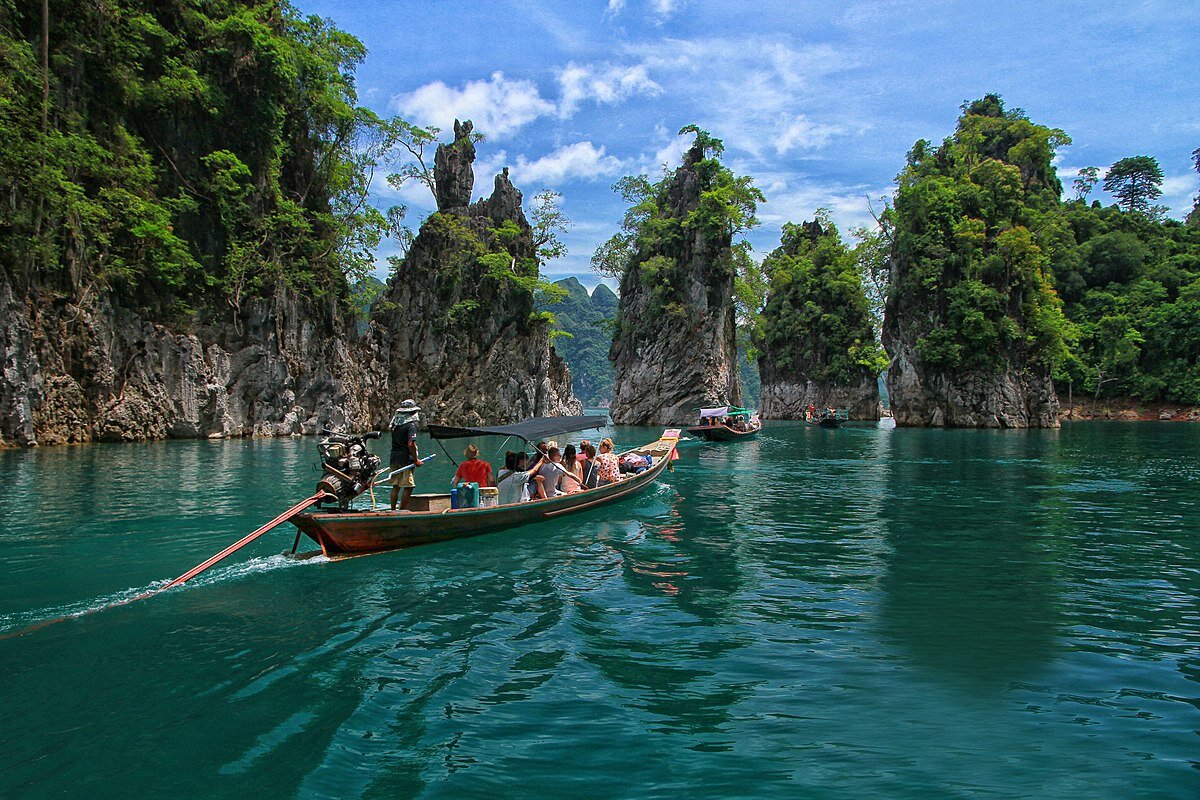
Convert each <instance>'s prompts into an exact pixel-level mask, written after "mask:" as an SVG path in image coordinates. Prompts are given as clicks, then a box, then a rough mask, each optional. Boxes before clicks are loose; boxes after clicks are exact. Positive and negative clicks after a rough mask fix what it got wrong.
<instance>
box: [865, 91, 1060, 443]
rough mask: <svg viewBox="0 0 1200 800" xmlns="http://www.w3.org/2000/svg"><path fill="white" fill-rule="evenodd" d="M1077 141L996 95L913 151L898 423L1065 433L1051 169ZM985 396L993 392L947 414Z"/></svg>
mask: <svg viewBox="0 0 1200 800" xmlns="http://www.w3.org/2000/svg"><path fill="white" fill-rule="evenodd" d="M1069 142H1070V140H1069V139H1068V137H1067V136H1066V134H1064V133H1063V132H1062V131H1061V130H1057V129H1052V128H1047V127H1044V126H1041V125H1037V124H1035V123H1033V122H1031V121H1030V120H1029V119H1028V118H1027V117H1026V116H1025V114H1024V113H1023V112H1021V111H1020V110H1019V109H1012V110H1006V109H1005V108H1004V104H1003V102H1002V101H1001V100H1000V98H999V97H998V96H996V95H988V96H986V97H984V98H983V99H981V100H976V101H974V102H971V103H967V104H965V105H964V106H963V115H962V116H961V117H960V118H959V121H958V127H957V130H956V131H955V133H954V135H953V136H951V137H950V138H948V139H946V140H945V141H944V142H943V143H942V145H941V146H940V147H938V148H937V149H931V148H930V146H929V144H928V143H927V142H925V141H924V140H921V141H918V142H917V143H916V145H914V147H913V149H912V150H911V151H910V153H909V156H908V163H907V165H906V166H905V168H904V170H903V171H902V172H901V173H900V175H899V177H898V183H899V188H898V190H897V193H896V199H895V206H894V208H893V210H892V222H893V224H894V234H893V242H892V250H891V260H892V265H893V270H892V276H893V280H892V283H891V286H890V289H889V294H888V300H887V311H886V320H885V325H884V344H885V346H886V347H887V348H888V351H889V353H890V354H891V355H892V357H893V367H892V369H891V370H889V376H888V378H889V390H890V392H891V395H892V402H893V407H894V408H895V409H897V410H898V411H899V412H900V416H898V420H899V419H901V417H903V416H904V415H905V414H906V413H908V409H909V408H911V409H912V413H913V416H912V417H911V418H910V419H909V421H910V422H911V423H914V424H922V421H923V424H928V423H929V422H930V421H935V422H936V421H937V420H942V421H944V422H945V423H946V424H966V425H978V424H987V425H1024V424H1033V425H1041V424H1047V425H1049V424H1057V419H1056V416H1055V412H1054V408H1056V403H1055V402H1054V395H1053V389H1052V387H1050V385H1049V377H1050V374H1051V373H1052V372H1053V371H1054V369H1055V368H1056V367H1057V366H1058V365H1059V364H1060V363H1061V362H1062V361H1063V360H1064V358H1065V357H1066V355H1067V345H1068V340H1069V339H1070V337H1071V331H1072V329H1071V326H1070V325H1069V324H1068V323H1067V321H1066V319H1065V318H1064V316H1063V314H1062V308H1061V302H1060V300H1059V298H1058V296H1057V294H1056V293H1055V291H1054V289H1053V287H1052V284H1051V280H1050V278H1049V277H1048V273H1049V270H1050V268H1051V264H1052V263H1053V262H1054V260H1055V259H1056V258H1059V257H1060V255H1061V254H1062V253H1063V252H1065V251H1067V250H1069V249H1070V248H1071V247H1072V245H1073V242H1072V241H1071V232H1070V229H1069V227H1068V225H1067V223H1066V221H1065V219H1064V218H1063V215H1062V212H1061V207H1060V202H1059V196H1060V194H1061V192H1062V185H1061V184H1060V183H1059V180H1058V178H1057V177H1056V176H1055V172H1054V167H1053V166H1052V165H1051V159H1052V157H1053V155H1054V151H1055V149H1056V148H1057V147H1060V146H1062V145H1065V144H1068V143H1069ZM897 358H899V360H898V361H897V360H896V359H897ZM1005 375H1008V376H1009V377H1004V376H1005ZM971 376H976V377H977V378H980V379H982V380H975V381H974V382H971ZM980 385H991V386H993V387H994V388H992V389H988V390H987V392H988V393H989V396H986V397H985V396H978V397H972V398H966V394H963V398H964V399H963V401H962V402H955V403H949V401H948V398H947V395H946V392H950V393H970V392H974V391H976V390H975V389H971V388H969V387H973V386H980ZM909 404H911V405H909ZM976 404H978V405H977V406H976ZM964 405H967V406H971V407H970V408H966V409H965V410H963V407H964ZM1001 405H1003V406H1004V408H1003V409H1000V410H999V411H997V408H998V407H999V406H1001ZM956 414H961V415H962V416H961V418H959V417H955V418H947V415H951V416H953V415H956Z"/></svg>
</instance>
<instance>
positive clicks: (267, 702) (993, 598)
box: [0, 423, 1200, 800]
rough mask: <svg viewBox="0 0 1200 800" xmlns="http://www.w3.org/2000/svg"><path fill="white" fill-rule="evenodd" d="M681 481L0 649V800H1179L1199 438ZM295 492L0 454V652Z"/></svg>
mask: <svg viewBox="0 0 1200 800" xmlns="http://www.w3.org/2000/svg"><path fill="white" fill-rule="evenodd" d="M611 430H612V432H613V434H614V435H615V437H616V438H617V441H618V445H626V444H628V445H635V444H640V443H642V442H644V441H646V440H650V439H654V438H656V437H657V435H658V432H659V431H658V429H654V430H650V429H638V428H615V429H611ZM593 438H594V437H593ZM386 441H387V439H386V437H385V439H384V440H383V443H377V445H376V449H377V450H378V451H382V452H383V453H384V455H385V457H386V449H387V446H386ZM481 444H485V445H487V444H490V447H486V446H485V447H484V451H485V456H486V455H487V454H488V453H490V452H491V451H492V450H494V449H495V448H496V447H497V446H499V444H500V443H499V442H498V441H493V442H481ZM421 449H422V452H432V451H433V446H432V445H431V444H430V442H429V441H428V440H423V441H422V443H421ZM457 449H459V448H456V450H457ZM681 450H682V454H683V458H682V460H681V461H679V462H678V463H677V466H676V470H675V472H674V474H671V473H667V474H665V475H664V480H663V481H662V482H661V483H660V484H659V485H658V486H656V487H654V488H652V489H651V490H650V491H649V492H648V493H647V494H645V495H642V496H640V497H638V498H636V499H633V500H630V501H627V502H624V503H622V504H619V505H616V506H611V507H608V508H605V509H601V510H597V511H593V512H584V513H581V514H579V515H575V516H571V517H569V518H567V519H564V520H561V521H559V522H556V523H547V524H540V525H534V526H529V527H525V528H521V529H516V530H512V531H508V532H504V533H497V534H490V535H487V536H482V537H478V538H474V539H467V540H462V541H459V542H452V543H446V544H439V545H431V546H425V547H421V548H416V549H412V550H408V551H403V552H396V553H389V554H382V555H376V556H370V557H364V558H354V559H349V560H343V561H338V562H329V561H325V560H323V559H320V558H315V559H309V560H303V561H297V560H294V559H289V558H286V557H285V556H283V555H281V554H282V553H283V552H285V551H287V550H289V549H290V548H291V545H292V537H293V535H294V529H293V528H292V527H291V526H284V527H281V528H279V529H278V530H277V531H275V532H273V533H271V534H268V535H267V536H266V537H264V538H263V539H260V540H259V541H257V542H255V543H254V544H253V545H251V546H250V547H249V548H247V549H246V550H243V551H242V552H241V553H239V554H237V555H236V556H235V557H234V558H233V559H232V560H231V561H229V562H225V563H224V564H222V565H220V566H219V567H217V568H215V569H213V570H211V571H210V572H208V573H205V574H204V575H203V576H201V578H199V579H197V580H196V581H195V582H194V583H192V584H188V585H187V586H186V587H184V588H182V589H179V590H175V591H172V592H169V593H167V594H164V595H162V596H160V597H155V598H153V599H150V600H147V601H143V602H139V603H134V604H131V605H127V606H121V607H116V608H110V609H107V610H103V611H99V612H97V613H92V614H88V615H86V616H81V617H79V618H74V619H70V620H68V621H65V622H61V623H58V624H54V625H51V626H48V627H44V628H42V629H40V630H36V631H34V632H31V633H28V634H26V635H22V636H18V637H10V638H6V639H3V640H0V667H2V669H3V676H4V680H3V682H2V683H0V753H3V760H2V761H0V764H2V767H0V796H3V797H13V798H41V797H58V796H75V797H164V796H170V797H178V798H184V797H197V798H218V797H220V798H224V797H230V798H233V797H252V796H259V797H302V798H309V797H313V798H318V797H320V798H324V797H331V798H332V797H336V798H360V797H361V798H376V797H378V798H385V797H386V798H403V797H445V798H459V797H569V798H574V799H576V800H578V799H579V798H585V797H639V798H640V797H650V798H659V797H662V798H668V797H669V798H683V797H805V798H825V797H829V798H863V797H888V798H908V797H912V798H929V797H963V798H966V797H1001V798H1008V797H1012V798H1016V797H1039V798H1042V797H1044V798H1083V797H1087V798H1097V797H1100V798H1142V797H1144V798H1196V797H1197V796H1200V738H1198V736H1197V732H1198V731H1200V699H1198V698H1200V604H1198V595H1200V426H1192V425H1182V424H1152V423H1146V424H1138V423H1082V424H1080V423H1076V424H1075V425H1074V426H1073V427H1065V428H1063V429H1062V430H1061V431H1036V432H1020V431H1007V432H996V431H942V430H932V431H918V430H895V429H888V428H878V429H877V428H856V429H846V430H841V431H824V430H819V429H813V428H808V427H805V426H802V425H799V424H794V423H774V424H771V423H768V428H767V429H766V430H765V431H764V432H763V434H762V435H761V436H760V438H759V439H758V440H756V441H754V442H749V443H734V444H701V443H697V442H687V443H684V444H683V445H682V448H681ZM455 455H457V452H455ZM496 460H498V459H494V460H493V463H495V461H496ZM315 463H316V441H315V440H314V439H290V440H255V441H229V442H204V441H202V442H193V441H188V442H165V443H158V444H149V445H92V446H87V447H77V448H54V449H45V450H40V451H33V452H5V453H0V475H2V476H3V478H4V491H3V493H2V494H0V511H2V512H3V513H2V516H0V519H2V520H3V521H2V522H0V633H4V632H10V633H11V632H13V631H15V630H18V629H21V628H22V627H24V626H27V625H30V624H32V623H36V622H38V621H41V620H45V619H49V618H53V617H56V616H59V615H62V614H69V613H74V612H79V611H84V610H87V609H93V608H98V607H100V606H103V605H105V604H106V603H110V602H113V601H116V600H119V599H121V598H124V597H129V596H132V595H134V594H136V593H138V592H139V591H142V590H144V589H146V588H148V587H153V586H156V585H159V584H161V582H163V581H164V579H168V578H171V577H174V576H175V575H178V574H179V573H181V572H183V571H184V570H186V569H187V568H188V567H190V566H192V565H194V564H196V563H198V562H200V561H202V560H203V559H204V558H206V557H207V556H209V555H211V554H213V553H215V552H217V551H218V550H220V549H221V548H223V547H224V546H225V545H227V544H229V543H231V542H233V541H235V540H236V539H238V538H240V537H241V536H242V535H244V534H245V533H247V532H249V531H250V530H251V529H253V528H255V527H256V526H258V525H259V524H261V523H263V522H265V521H267V520H269V519H270V518H271V517H273V516H274V515H275V514H277V513H278V512H280V511H282V510H283V509H284V508H286V507H287V506H288V505H290V504H291V503H292V502H294V501H295V500H297V499H300V498H302V497H305V496H306V495H308V494H310V493H311V491H312V487H313V485H314V484H315V481H316V479H317V473H316V471H315ZM451 472H452V465H451V464H450V463H449V462H448V461H447V460H446V457H445V456H444V455H443V456H440V457H439V459H437V460H435V461H433V462H431V464H430V465H429V466H428V467H426V468H425V469H423V470H422V471H421V472H420V474H419V486H420V487H421V489H425V490H428V489H429V488H430V487H432V486H434V485H439V484H441V483H442V482H443V481H448V478H449V476H450V474H451ZM421 489H419V491H420V490H421ZM305 541H306V542H307V540H305ZM306 549H307V550H309V551H311V550H313V549H314V547H313V546H312V543H311V542H308V543H307V544H304V543H302V544H301V550H302V551H304V550H306Z"/></svg>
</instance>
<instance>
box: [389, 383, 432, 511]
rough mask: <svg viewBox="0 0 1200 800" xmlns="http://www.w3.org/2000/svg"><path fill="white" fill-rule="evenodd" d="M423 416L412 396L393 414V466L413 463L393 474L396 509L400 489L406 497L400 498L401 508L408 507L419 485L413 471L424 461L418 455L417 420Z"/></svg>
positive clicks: (396, 467) (393, 502)
mask: <svg viewBox="0 0 1200 800" xmlns="http://www.w3.org/2000/svg"><path fill="white" fill-rule="evenodd" d="M420 418H421V407H420V406H418V405H417V403H416V401H414V400H413V399H412V398H409V399H407V400H405V401H404V402H403V403H401V404H400V407H399V408H397V409H396V413H395V414H393V415H392V457H391V468H392V470H393V471H394V470H397V469H400V468H402V467H407V466H409V465H412V468H411V469H406V470H404V471H403V472H395V473H394V474H393V475H392V479H391V483H392V510H393V511H395V510H396V499H397V498H398V497H400V490H401V489H403V490H404V497H403V498H401V499H400V508H401V510H406V509H407V508H408V504H409V501H411V500H412V493H413V488H414V487H415V486H416V485H417V482H416V480H415V479H414V478H413V472H414V471H415V470H416V468H417V467H419V466H421V465H422V464H423V463H424V462H422V461H421V458H420V456H418V455H417V420H419V419H420Z"/></svg>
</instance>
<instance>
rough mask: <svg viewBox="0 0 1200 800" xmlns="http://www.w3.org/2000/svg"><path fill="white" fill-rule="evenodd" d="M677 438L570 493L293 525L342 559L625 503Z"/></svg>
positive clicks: (440, 497)
mask: <svg viewBox="0 0 1200 800" xmlns="http://www.w3.org/2000/svg"><path fill="white" fill-rule="evenodd" d="M606 422H607V419H606V418H605V417H545V418H538V419H532V420H526V421H525V422H519V423H516V424H514V425H498V426H492V427H453V426H444V425H431V426H430V427H429V434H430V436H432V437H433V438H434V439H458V438H466V437H472V436H512V437H515V438H518V439H521V440H522V441H524V442H526V443H529V442H530V441H531V440H537V439H539V438H541V437H544V436H549V435H552V434H561V433H567V432H571V431H579V430H585V429H587V428H598V427H601V426H602V425H604V424H605V423H606ZM678 441H679V431H678V429H668V430H666V431H664V432H663V434H662V436H661V437H659V439H658V440H657V441H654V442H651V443H649V444H646V445H643V446H642V447H637V448H634V449H632V450H628V451H625V452H624V453H622V454H621V455H622V456H626V455H629V454H636V455H640V456H648V457H649V458H650V463H649V466H648V467H647V468H646V469H645V470H644V471H642V472H640V473H637V474H629V475H624V476H622V478H621V480H619V481H617V482H615V483H611V484H608V485H605V486H599V487H597V488H595V489H586V490H583V491H579V492H576V493H574V494H564V495H559V496H557V497H548V498H545V499H542V500H529V501H527V502H523V503H511V504H508V505H498V506H490V507H474V508H453V507H452V503H451V496H450V494H449V493H448V492H447V493H435V494H414V495H413V496H412V501H411V502H412V506H411V508H409V509H408V510H404V511H390V510H355V509H352V508H348V509H342V508H317V509H315V510H310V511H307V512H304V513H301V514H297V515H296V516H294V517H292V518H291V521H292V524H294V525H295V526H296V527H297V528H299V529H300V531H301V532H302V533H304V534H305V535H307V536H308V537H309V538H311V539H312V540H313V541H315V542H316V543H317V544H318V545H320V547H321V550H322V552H324V553H325V555H327V556H340V555H351V554H359V553H373V552H379V551H383V550H394V549H397V548H401V547H411V546H413V545H419V544H426V543H430V542H440V541H445V540H448V539H458V538H463V537H467V536H476V535H479V534H483V533H490V532H492V531H499V530H504V529H506V528H513V527H517V526H519V525H528V524H531V523H535V522H542V521H546V520H555V519H559V518H560V517H563V516H566V515H568V514H572V513H575V512H578V511H584V510H586V509H592V508H598V507H600V506H602V505H608V504H610V503H614V502H617V501H619V500H623V499H625V498H627V497H631V496H633V495H635V494H637V493H638V492H641V491H642V490H644V489H646V488H647V487H649V486H650V485H652V484H653V483H654V482H655V481H656V480H658V478H659V476H660V475H662V473H663V470H665V469H666V468H667V467H668V466H669V465H670V463H671V461H672V460H673V458H674V457H675V447H676V445H677V444H678Z"/></svg>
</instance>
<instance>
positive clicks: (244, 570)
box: [184, 553, 329, 587]
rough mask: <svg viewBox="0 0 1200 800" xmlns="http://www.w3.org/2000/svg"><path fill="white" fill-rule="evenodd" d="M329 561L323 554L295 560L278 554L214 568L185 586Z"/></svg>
mask: <svg viewBox="0 0 1200 800" xmlns="http://www.w3.org/2000/svg"><path fill="white" fill-rule="evenodd" d="M328 561H329V559H328V558H327V557H326V556H325V555H323V554H322V555H319V556H313V557H311V558H295V557H294V556H290V555H288V554H286V553H276V554H275V555H273V556H259V557H257V558H251V559H247V560H246V561H239V562H237V563H235V564H230V565H229V566H227V567H214V568H213V569H210V570H209V571H208V572H206V573H204V574H202V575H200V576H198V577H196V578H193V579H192V580H190V581H188V582H187V583H185V584H184V586H185V587H186V586H209V585H211V584H214V583H220V582H222V581H226V580H230V579H237V578H242V577H244V576H246V575H256V574H258V573H260V572H270V571H271V570H276V569H286V568H288V567H298V566H300V565H302V564H324V563H327V562H328Z"/></svg>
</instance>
